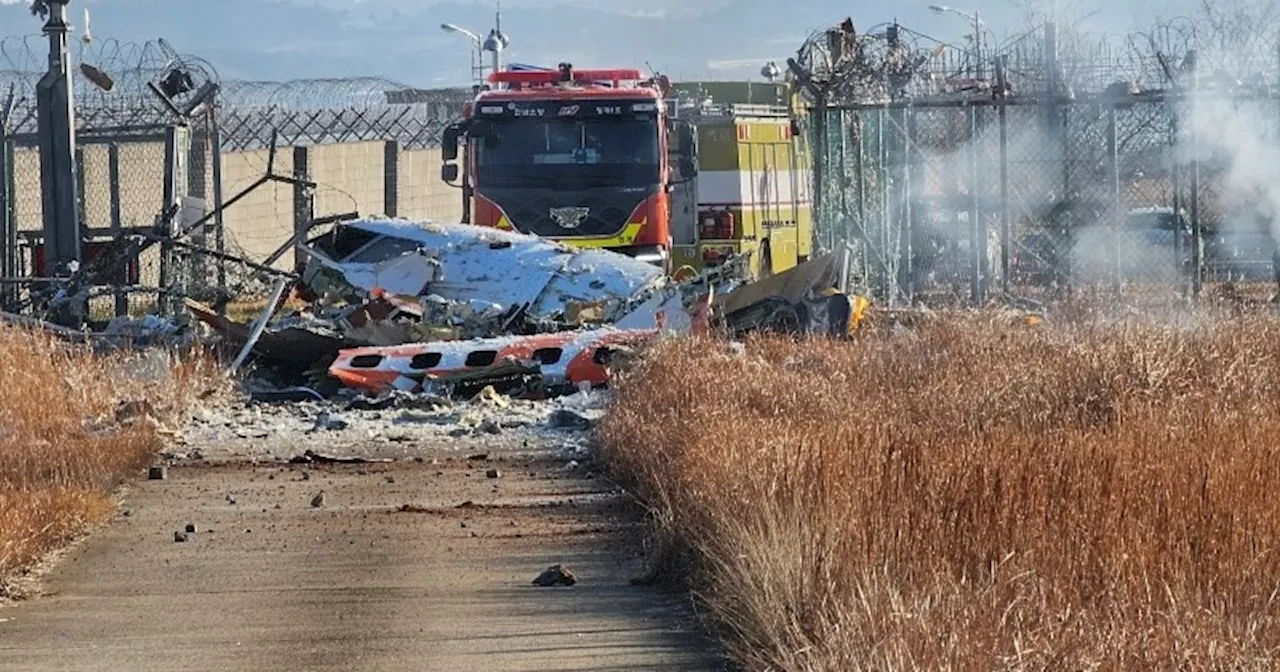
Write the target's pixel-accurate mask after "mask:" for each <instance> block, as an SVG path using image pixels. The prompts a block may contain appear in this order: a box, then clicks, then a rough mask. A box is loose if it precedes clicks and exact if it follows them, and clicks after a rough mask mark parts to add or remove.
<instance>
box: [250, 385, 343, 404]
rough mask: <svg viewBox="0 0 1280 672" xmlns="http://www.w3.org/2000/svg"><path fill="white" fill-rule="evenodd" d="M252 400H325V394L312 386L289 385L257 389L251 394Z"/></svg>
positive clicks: (288, 401) (265, 402)
mask: <svg viewBox="0 0 1280 672" xmlns="http://www.w3.org/2000/svg"><path fill="white" fill-rule="evenodd" d="M249 399H250V401H255V402H259V403H264V404H280V403H297V402H301V401H324V395H323V394H320V393H319V392H317V391H316V390H314V389H312V388H310V387H288V388H285V389H282V390H256V391H254V392H251V393H250V394H249Z"/></svg>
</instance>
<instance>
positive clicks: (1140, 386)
mask: <svg viewBox="0 0 1280 672" xmlns="http://www.w3.org/2000/svg"><path fill="white" fill-rule="evenodd" d="M1178 321H1179V322H1181V324H1180V326H1177V327H1171V326H1167V322H1166V323H1165V324H1164V325H1163V326H1162V325H1160V324H1155V323H1152V322H1150V321H1145V320H1141V319H1134V318H1130V319H1108V320H1104V319H1102V318H1097V319H1087V320H1082V321H1081V322H1080V323H1078V324H1075V325H1073V326H1061V325H1059V326H1052V327H1045V328H1039V329H1035V328H1020V327H1017V326H1014V325H1015V322H1014V321H1012V320H1006V319H1004V318H996V317H992V316H990V315H983V316H972V315H970V316H963V317H956V316H948V317H940V318H935V319H932V320H926V321H924V322H923V323H921V324H919V325H917V326H915V327H913V328H912V329H910V330H909V331H906V332H904V331H903V330H902V329H900V328H899V329H896V330H891V329H888V328H881V329H876V330H873V331H872V333H868V334H865V335H864V336H862V337H861V338H860V339H859V340H858V341H857V342H854V343H849V344H833V343H827V342H809V343H792V342H787V341H780V340H767V339H761V340H757V341H754V342H751V343H749V344H748V348H747V350H746V353H745V354H733V353H730V352H729V351H728V350H727V349H726V348H725V346H724V345H723V344H717V343H711V342H698V341H685V342H673V343H669V344H666V345H664V346H663V347H662V349H661V350H659V351H658V352H657V353H655V355H654V356H652V357H650V358H648V359H647V360H646V361H645V362H642V363H641V364H640V365H639V366H638V368H637V369H636V370H635V371H634V372H632V373H631V374H630V375H629V376H628V378H627V379H626V380H624V381H623V384H622V385H621V389H620V390H619V396H618V399H617V403H616V407H615V409H614V410H613V412H612V413H611V414H610V416H609V417H608V418H607V419H606V422H605V424H604V426H603V428H602V438H603V443H604V446H605V448H604V449H605V452H606V457H607V458H608V459H609V460H610V462H611V465H612V466H613V468H614V469H615V470H616V473H617V474H619V475H620V476H621V475H627V477H629V478H634V479H635V482H636V485H637V487H638V490H639V492H640V493H641V494H642V496H643V497H645V498H646V500H647V501H648V502H649V503H650V504H651V505H652V507H653V509H654V511H655V514H656V516H657V519H658V520H659V521H661V522H662V524H664V525H665V526H666V528H667V529H668V530H670V531H671V533H673V534H674V535H676V536H677V537H678V538H679V539H681V540H683V541H684V542H685V543H686V544H687V545H688V547H689V548H691V549H692V555H693V557H694V558H695V559H696V561H697V562H696V565H695V566H696V573H695V576H694V578H695V585H696V586H698V587H699V589H700V591H701V594H702V596H703V597H704V598H705V599H706V601H707V603H708V605H709V606H710V609H711V612H712V613H713V614H714V616H715V617H716V622H717V623H718V624H719V626H720V627H722V628H723V634H724V637H725V639H726V641H727V642H728V644H729V645H730V648H731V650H732V652H733V653H734V654H735V656H736V657H737V658H738V659H739V660H740V661H741V662H742V663H744V664H745V666H746V667H747V668H748V669H752V670H832V671H836V670H840V671H844V670H916V669H928V670H1001V669H1010V670H1033V669H1037V670H1038V669H1053V670H1057V669H1071V670H1080V669H1105V670H1138V669H1188V670H1197V669H1259V670H1261V669H1275V668H1276V667H1277V666H1278V658H1280V653H1278V651H1280V623H1278V622H1277V617H1278V616H1280V603H1278V601H1277V600H1278V598H1280V592H1278V591H1277V589H1278V588H1280V552H1278V551H1280V320H1277V319H1276V318H1272V317H1265V316H1247V315H1246V316H1232V315H1231V314H1230V313H1227V314H1224V315H1215V316H1208V315H1201V316H1199V317H1196V316H1192V315H1184V316H1183V317H1182V318H1180V319H1179V320H1178Z"/></svg>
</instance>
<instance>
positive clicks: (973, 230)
mask: <svg viewBox="0 0 1280 672" xmlns="http://www.w3.org/2000/svg"><path fill="white" fill-rule="evenodd" d="M978 166H979V160H978V108H977V107H975V106H972V105H970V106H969V255H970V259H969V261H970V268H969V272H970V274H971V277H970V290H971V291H970V293H971V295H972V296H971V299H972V301H973V304H974V305H975V306H981V305H982V304H984V303H986V301H987V273H986V270H987V254H988V249H987V245H988V240H987V238H988V236H987V223H986V220H984V219H983V218H982V203H981V201H980V198H981V197H980V196H979V194H978V185H979V183H980V182H981V180H980V179H979V176H978Z"/></svg>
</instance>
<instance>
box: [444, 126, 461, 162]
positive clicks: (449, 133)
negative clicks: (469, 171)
mask: <svg viewBox="0 0 1280 672" xmlns="http://www.w3.org/2000/svg"><path fill="white" fill-rule="evenodd" d="M461 136H462V127H461V126H459V125H457V124H453V125H451V126H449V127H448V128H445V129H444V136H443V137H442V138H441V139H440V158H442V159H444V160H445V161H453V160H454V159H457V158H458V138H459V137H461Z"/></svg>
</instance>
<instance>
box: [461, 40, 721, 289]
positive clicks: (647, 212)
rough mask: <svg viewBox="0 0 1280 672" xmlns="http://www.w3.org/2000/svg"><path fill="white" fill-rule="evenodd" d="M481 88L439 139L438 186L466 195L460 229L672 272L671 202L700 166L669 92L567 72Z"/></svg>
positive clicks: (500, 77)
mask: <svg viewBox="0 0 1280 672" xmlns="http://www.w3.org/2000/svg"><path fill="white" fill-rule="evenodd" d="M489 83H490V86H489V88H488V90H485V91H482V92H480V93H479V94H477V96H476V98H475V100H474V101H473V102H471V103H470V104H468V105H467V106H466V109H465V110H464V115H463V120H462V121H461V122H460V123H458V124H456V125H454V126H451V127H450V128H449V129H448V130H447V131H446V132H445V134H444V142H443V150H442V152H443V158H444V162H445V163H444V166H443V169H442V177H443V178H444V180H445V181H446V182H448V183H450V184H454V185H455V186H460V187H461V188H462V191H463V202H464V207H463V213H464V216H463V221H464V222H466V223H473V224H477V225H481V226H493V227H497V228H500V229H508V230H516V231H519V232H521V233H527V234H533V235H537V236H541V237H544V238H549V239H553V240H560V241H563V242H565V243H568V244H571V245H574V246H576V247H607V248H610V249H612V250H614V251H618V252H622V253H625V254H629V255H632V256H635V257H637V258H641V259H644V260H646V261H649V262H652V263H655V264H658V265H662V266H664V267H667V268H669V265H670V262H671V247H672V237H671V222H670V219H671V218H670V210H671V203H670V195H669V191H670V189H671V187H672V185H674V184H679V183H682V182H687V181H689V180H691V179H693V176H694V175H695V173H696V158H695V157H696V155H697V150H696V143H695V140H694V133H693V132H692V130H691V129H690V128H689V127H688V126H687V125H683V124H680V125H677V124H673V123H672V121H671V119H670V118H669V116H668V111H667V109H666V103H665V98H666V94H667V93H668V91H669V86H670V85H669V83H668V82H667V81H666V80H665V79H664V78H644V77H642V76H641V74H640V72H639V71H638V70H634V69H616V70H575V69H574V68H573V66H572V65H570V64H567V63H566V64H561V65H560V66H559V68H557V69H555V70H524V71H519V70H517V71H512V70H506V71H500V72H496V73H494V74H492V75H490V76H489ZM673 129H674V130H673ZM669 138H671V141H670V142H672V143H673V144H674V146H669ZM460 146H461V148H463V149H465V151H464V152H463V153H462V158H461V164H462V165H461V166H459V164H458V160H459V150H460ZM460 173H461V174H460ZM459 178H461V184H458V180H459Z"/></svg>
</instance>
